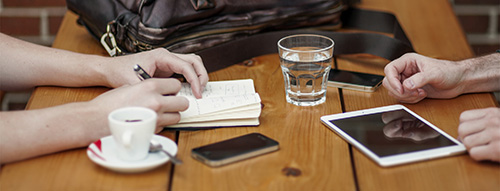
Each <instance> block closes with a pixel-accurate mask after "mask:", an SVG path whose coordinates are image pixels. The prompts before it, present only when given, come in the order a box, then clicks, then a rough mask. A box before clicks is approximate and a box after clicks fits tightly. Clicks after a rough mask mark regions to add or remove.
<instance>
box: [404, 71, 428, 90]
mask: <svg viewBox="0 0 500 191" xmlns="http://www.w3.org/2000/svg"><path fill="white" fill-rule="evenodd" d="M429 80H430V77H429V76H427V75H425V74H424V73H422V72H419V73H416V74H414V75H412V76H411V77H409V78H407V79H406V80H404V81H403V86H404V87H405V89H409V90H415V89H418V88H421V87H423V86H425V85H426V84H427V83H429Z"/></svg>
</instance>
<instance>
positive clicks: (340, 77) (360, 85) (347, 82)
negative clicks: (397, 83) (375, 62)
mask: <svg viewBox="0 0 500 191" xmlns="http://www.w3.org/2000/svg"><path fill="white" fill-rule="evenodd" d="M383 79H384V76H381V75H376V74H367V73H361V72H351V71H346V70H338V69H331V70H330V73H329V74H328V86H332V87H337V88H345V89H351V90H358V91H364V92H374V91H375V90H377V88H378V87H379V86H380V85H381V84H382V80H383Z"/></svg>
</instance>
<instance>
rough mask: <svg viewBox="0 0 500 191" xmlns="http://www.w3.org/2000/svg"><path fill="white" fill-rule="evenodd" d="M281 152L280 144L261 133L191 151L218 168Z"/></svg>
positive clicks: (204, 161) (194, 155) (199, 158)
mask: <svg viewBox="0 0 500 191" xmlns="http://www.w3.org/2000/svg"><path fill="white" fill-rule="evenodd" d="M277 150H279V143H278V142H277V141H275V140H273V139H271V138H269V137H266V136H264V135H262V134H260V133H251V134H247V135H243V136H240V137H235V138H231V139H228V140H225V141H221V142H217V143H212V144H209V145H206V146H201V147H198V148H194V149H193V150H191V156H192V157H193V158H195V159H197V160H199V161H201V162H203V163H205V164H207V165H209V166H212V167H217V166H222V165H226V164H229V163H233V162H236V161H240V160H244V159H247V158H251V157H255V156H258V155H262V154H265V153H270V152H273V151H277Z"/></svg>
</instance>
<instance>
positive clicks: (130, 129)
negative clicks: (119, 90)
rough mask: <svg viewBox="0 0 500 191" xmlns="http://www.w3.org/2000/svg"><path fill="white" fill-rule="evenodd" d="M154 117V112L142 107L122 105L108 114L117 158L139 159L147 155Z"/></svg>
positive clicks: (155, 116)
mask: <svg viewBox="0 0 500 191" xmlns="http://www.w3.org/2000/svg"><path fill="white" fill-rule="evenodd" d="M156 119H157V114H156V112H155V111H153V110H151V109H148V108H144V107H124V108H120V109H117V110H114V111H112V112H111V113H110V114H109V115H108V122H109V128H110V130H111V134H112V135H113V139H114V140H115V143H116V152H117V155H118V158H119V159H121V160H123V161H139V160H143V159H145V158H146V157H147V155H148V152H149V143H150V141H151V138H153V135H154V131H155V128H156Z"/></svg>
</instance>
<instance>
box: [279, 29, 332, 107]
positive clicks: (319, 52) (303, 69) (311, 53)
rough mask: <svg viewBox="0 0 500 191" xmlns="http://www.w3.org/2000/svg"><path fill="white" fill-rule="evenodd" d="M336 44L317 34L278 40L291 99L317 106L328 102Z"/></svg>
mask: <svg viewBox="0 0 500 191" xmlns="http://www.w3.org/2000/svg"><path fill="white" fill-rule="evenodd" d="M333 47H334V42H333V40H332V39H330V38H328V37H326V36H321V35H315V34H298V35H291V36H287V37H284V38H282V39H280V40H279V41H278V51H279V56H280V63H281V70H282V71H283V77H284V79H285V93H286V101H287V102H288V103H291V104H294V105H298V106H314V105H318V104H322V103H324V102H325V100H326V89H327V88H326V87H327V80H328V73H329V72H330V68H331V66H332V56H333Z"/></svg>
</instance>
